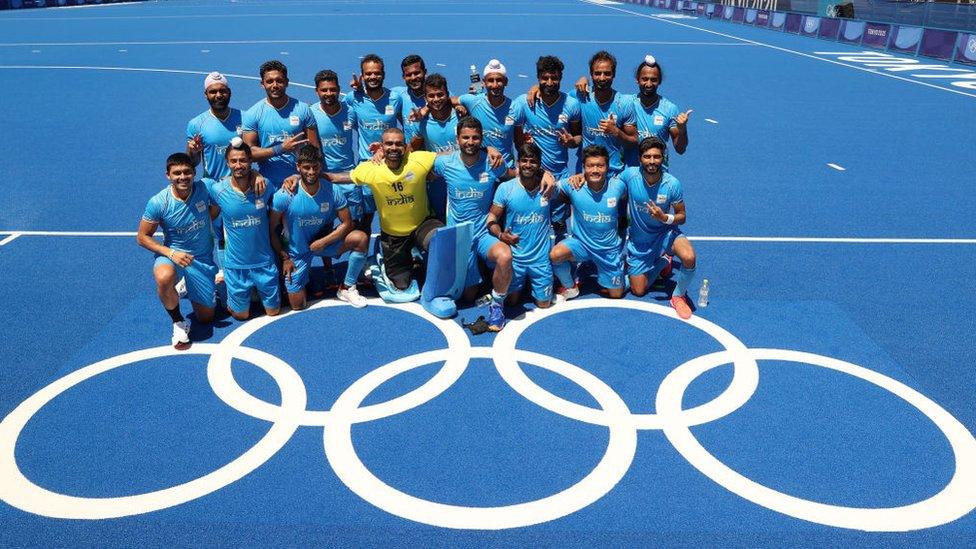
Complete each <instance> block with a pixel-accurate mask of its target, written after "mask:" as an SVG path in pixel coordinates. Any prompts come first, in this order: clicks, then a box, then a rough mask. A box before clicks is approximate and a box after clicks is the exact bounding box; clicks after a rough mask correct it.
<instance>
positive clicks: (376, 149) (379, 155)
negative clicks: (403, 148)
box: [369, 141, 410, 164]
mask: <svg viewBox="0 0 976 549" xmlns="http://www.w3.org/2000/svg"><path fill="white" fill-rule="evenodd" d="M369 152H371V153H373V156H372V157H371V158H370V159H369V161H370V162H372V163H373V164H382V163H383V161H384V160H386V153H384V152H383V146H382V145H381V144H380V143H379V141H374V142H373V143H370V144H369ZM406 154H410V153H409V151H407V152H406V153H405V154H404V156H406Z"/></svg>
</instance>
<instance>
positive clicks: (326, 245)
mask: <svg viewBox="0 0 976 549" xmlns="http://www.w3.org/2000/svg"><path fill="white" fill-rule="evenodd" d="M296 163H297V165H298V173H299V175H300V176H301V182H300V183H299V185H298V187H297V189H295V192H294V194H292V193H289V192H288V190H287V189H284V188H283V189H281V190H279V191H278V192H277V193H275V195H274V201H273V204H272V209H271V226H272V227H273V228H277V226H278V225H279V224H283V225H284V230H283V231H282V232H283V235H284V237H285V239H286V240H287V249H282V250H281V259H282V265H281V272H282V274H283V275H284V277H285V289H286V290H287V291H288V302H289V303H290V304H291V308H292V309H295V310H299V309H304V308H305V307H306V306H307V300H306V292H305V286H306V285H307V284H308V281H309V269H311V267H312V259H313V258H314V257H316V256H318V257H321V258H323V266H324V264H325V258H337V257H339V256H341V255H342V254H344V253H346V252H347V251H349V252H351V253H350V254H349V261H348V265H347V269H346V277H345V280H344V281H343V283H342V285H340V286H339V291H338V293H337V294H336V297H338V298H339V299H340V300H342V301H345V302H347V303H349V304H350V305H352V306H353V307H356V308H361V307H365V306H366V298H365V297H363V296H361V295H359V291H358V290H357V289H356V280H357V279H358V278H359V275H360V274H362V272H363V267H364V266H365V264H366V249H367V247H368V246H369V236H368V235H367V234H366V233H364V232H363V231H360V230H354V229H353V226H354V222H353V219H352V216H351V215H350V213H349V206H348V204H347V202H346V198H345V195H344V194H343V193H342V192H341V191H340V190H339V189H337V188H336V187H335V186H334V185H333V184H332V183H331V182H329V181H328V180H323V179H322V177H321V176H322V153H321V152H319V150H318V149H317V148H315V147H313V146H311V145H305V146H304V147H302V148H301V149H300V150H299V151H298V159H297V162H296ZM336 219H338V220H339V224H338V225H335V226H334V223H335V220H336Z"/></svg>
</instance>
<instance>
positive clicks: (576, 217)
mask: <svg viewBox="0 0 976 549" xmlns="http://www.w3.org/2000/svg"><path fill="white" fill-rule="evenodd" d="M580 156H581V157H582V159H583V178H584V181H585V184H584V185H583V186H582V187H580V188H579V189H575V188H573V186H572V185H570V183H569V181H568V180H567V179H564V180H562V181H560V182H559V195H558V197H554V199H559V200H564V201H566V202H568V203H569V204H570V205H571V206H572V211H573V235H572V236H570V237H567V238H566V239H564V240H563V241H562V242H560V243H558V244H556V245H555V246H553V248H552V252H550V254H549V257H550V259H551V260H552V269H553V271H554V272H555V273H556V277H557V278H558V279H559V282H560V284H562V289H561V290H560V293H561V295H562V296H563V297H564V298H566V299H572V298H574V297H576V296H578V295H579V287H578V284H577V283H576V281H574V280H573V276H572V273H571V271H570V265H569V262H570V261H576V262H578V263H582V262H584V261H590V262H592V263H593V264H594V265H595V266H596V270H597V282H598V283H599V285H600V287H601V290H600V293H602V294H603V295H605V296H607V297H611V298H614V299H619V298H621V297H623V296H624V262H623V257H622V254H621V251H622V249H623V242H622V240H621V238H620V233H619V232H618V231H617V223H618V219H619V212H620V204H621V203H624V202H626V200H627V187H626V185H624V183H623V182H622V181H620V180H619V179H618V178H616V177H607V171H608V169H609V165H610V158H609V153H607V149H606V148H604V147H603V146H602V145H590V146H589V147H586V148H584V149H583V152H582V154H581V155H580Z"/></svg>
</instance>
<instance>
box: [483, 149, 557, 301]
mask: <svg viewBox="0 0 976 549" xmlns="http://www.w3.org/2000/svg"><path fill="white" fill-rule="evenodd" d="M517 166H518V177H516V178H515V179H509V180H508V181H505V182H504V183H502V184H501V185H499V186H498V189H497V190H495V199H494V200H493V201H492V204H491V211H490V212H489V214H488V232H489V233H491V235H492V236H494V237H495V238H497V239H498V240H500V241H502V242H504V243H505V244H508V245H509V246H510V247H511V249H512V282H511V284H510V285H509V287H508V302H509V304H515V303H517V302H518V300H519V296H520V294H521V291H522V287H523V286H524V285H525V282H526V278H528V279H530V280H531V281H532V297H533V299H535V304H536V306H538V307H539V308H542V309H545V308H547V307H549V305H550V304H551V303H552V264H550V263H549V251H550V248H551V247H552V241H551V240H550V238H549V237H550V235H551V234H552V224H551V218H550V214H549V200H548V199H547V198H546V197H545V196H544V194H543V192H542V173H543V172H542V167H541V166H542V150H541V149H540V148H539V146H538V145H535V144H534V143H525V144H523V145H522V146H520V147H519V148H518V164H517ZM502 221H504V222H505V230H502V225H501V223H502Z"/></svg>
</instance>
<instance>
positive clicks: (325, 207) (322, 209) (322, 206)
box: [319, 202, 329, 213]
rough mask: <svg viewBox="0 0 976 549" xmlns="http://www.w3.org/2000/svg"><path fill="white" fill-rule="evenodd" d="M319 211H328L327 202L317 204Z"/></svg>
mask: <svg viewBox="0 0 976 549" xmlns="http://www.w3.org/2000/svg"><path fill="white" fill-rule="evenodd" d="M319 211H320V212H322V213H325V212H327V211H329V203H328V202H323V203H322V204H320V205H319Z"/></svg>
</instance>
